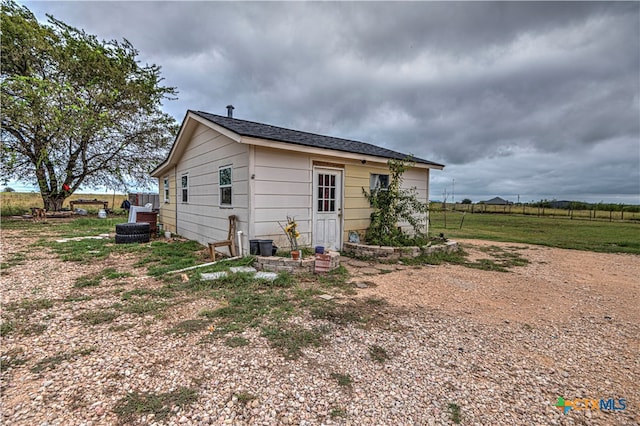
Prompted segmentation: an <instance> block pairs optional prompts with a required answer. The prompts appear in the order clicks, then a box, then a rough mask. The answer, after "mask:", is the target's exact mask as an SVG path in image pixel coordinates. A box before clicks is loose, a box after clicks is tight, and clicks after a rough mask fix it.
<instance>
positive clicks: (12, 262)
mask: <svg viewBox="0 0 640 426" xmlns="http://www.w3.org/2000/svg"><path fill="white" fill-rule="evenodd" d="M26 260H27V256H26V254H25V253H22V252H18V253H12V254H10V255H8V256H7V261H6V262H2V263H0V271H2V273H5V272H6V271H7V269H9V268H12V267H14V266H17V265H22V264H24V262H25V261H26Z"/></svg>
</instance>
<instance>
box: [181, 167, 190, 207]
mask: <svg viewBox="0 0 640 426" xmlns="http://www.w3.org/2000/svg"><path fill="white" fill-rule="evenodd" d="M180 188H181V189H182V202H183V203H186V202H187V201H189V175H186V174H185V175H182V178H181V179H180Z"/></svg>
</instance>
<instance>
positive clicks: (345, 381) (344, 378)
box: [331, 373, 353, 388]
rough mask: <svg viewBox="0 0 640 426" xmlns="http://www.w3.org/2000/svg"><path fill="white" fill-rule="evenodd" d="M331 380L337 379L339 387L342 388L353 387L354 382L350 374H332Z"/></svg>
mask: <svg viewBox="0 0 640 426" xmlns="http://www.w3.org/2000/svg"><path fill="white" fill-rule="evenodd" d="M331 378H333V379H336V381H337V382H338V385H340V386H342V387H349V388H350V387H351V383H352V382H353V380H352V379H351V376H350V375H348V374H340V373H331Z"/></svg>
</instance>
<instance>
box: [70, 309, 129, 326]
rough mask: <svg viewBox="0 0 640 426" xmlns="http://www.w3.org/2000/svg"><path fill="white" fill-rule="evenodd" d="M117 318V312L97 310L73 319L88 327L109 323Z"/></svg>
mask: <svg viewBox="0 0 640 426" xmlns="http://www.w3.org/2000/svg"><path fill="white" fill-rule="evenodd" d="M119 316H120V314H119V313H118V312H115V311H112V310H98V311H87V312H83V313H81V314H80V315H77V316H76V317H75V319H76V320H78V321H82V322H83V323H85V324H89V325H100V324H104V323H107V322H111V321H113V320H114V319H116V318H118V317H119Z"/></svg>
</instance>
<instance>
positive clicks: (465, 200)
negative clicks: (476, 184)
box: [461, 198, 473, 204]
mask: <svg viewBox="0 0 640 426" xmlns="http://www.w3.org/2000/svg"><path fill="white" fill-rule="evenodd" d="M471 203H473V201H471V199H469V198H465V199H464V200H462V203H461V204H471Z"/></svg>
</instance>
